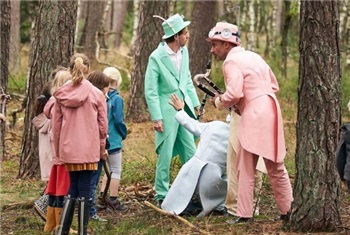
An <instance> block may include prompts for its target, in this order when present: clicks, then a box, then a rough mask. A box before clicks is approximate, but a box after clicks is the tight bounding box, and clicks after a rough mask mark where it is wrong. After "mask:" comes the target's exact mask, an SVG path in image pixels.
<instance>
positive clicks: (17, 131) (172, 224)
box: [0, 116, 350, 235]
mask: <svg viewBox="0 0 350 235" xmlns="http://www.w3.org/2000/svg"><path fill="white" fill-rule="evenodd" d="M211 118H212V119H216V118H221V119H222V118H224V117H223V116H220V117H216V116H212V117H211ZM16 125H17V126H16V127H15V128H14V129H10V128H7V132H6V145H5V147H6V154H5V156H4V157H3V159H2V165H1V175H0V176H1V188H0V198H1V200H0V204H1V205H0V206H1V230H0V234H4V235H5V234H11V235H16V234H45V233H43V232H42V230H43V226H44V222H43V221H42V219H41V218H40V217H39V216H38V215H37V214H36V213H35V212H34V210H33V202H34V200H35V199H36V198H38V197H39V195H40V192H41V191H42V190H43V188H44V187H45V183H44V182H41V181H40V180H37V179H28V180H21V179H18V178H17V174H18V167H19V161H20V157H19V156H20V151H21V136H22V133H21V131H22V129H23V119H21V118H19V119H18V123H17V124H16ZM128 127H129V129H130V133H129V135H128V138H127V140H126V142H125V146H126V147H125V150H124V151H125V152H124V155H123V158H124V159H125V165H124V168H125V171H124V172H125V174H124V176H125V178H126V180H125V181H122V186H121V189H120V195H121V198H122V200H123V202H124V203H125V204H126V205H127V206H128V207H129V210H128V211H127V212H125V213H122V214H121V213H113V212H109V211H100V212H99V215H100V216H101V217H104V218H107V219H108V222H107V223H101V222H95V221H90V222H89V234H90V235H98V234H101V235H109V234H132V235H134V234H150V235H152V234H156V235H158V234H164V235H167V234H185V235H187V234H212V235H224V234H259V235H260V234H261V235H262V234H275V235H277V234H278V235H298V234H311V233H292V232H288V231H287V230H286V228H285V227H284V224H283V223H282V222H281V221H274V218H276V217H277V216H278V215H279V213H278V210H277V208H276V204H275V202H274V200H273V195H272V190H271V188H270V184H269V182H268V180H267V179H266V177H264V184H263V188H262V192H261V198H260V200H261V201H260V215H258V216H256V217H255V220H254V222H253V223H250V224H239V225H230V224H228V223H226V221H227V220H229V219H232V218H228V217H226V216H224V215H210V216H207V217H204V218H202V219H198V218H196V217H181V218H179V217H174V216H169V215H164V214H162V213H159V212H158V211H157V210H155V209H154V208H153V207H150V206H148V205H147V203H145V202H146V201H147V202H150V203H151V204H152V203H154V201H153V196H154V195H153V193H154V192H153V189H152V187H153V179H147V176H148V175H149V174H150V172H151V174H152V173H153V169H152V167H154V166H153V165H152V164H150V163H147V161H145V160H144V158H143V157H142V156H141V155H147V153H145V150H143V149H139V150H138V152H133V151H134V149H135V146H134V145H133V143H134V142H136V143H144V144H143V145H142V146H140V145H139V148H142V147H145V146H148V147H147V148H149V149H150V150H149V151H153V145H152V143H153V139H152V138H153V134H152V128H150V123H139V124H137V123H132V124H128ZM287 128H288V127H287ZM286 133H287V134H288V133H289V131H286ZM289 142H290V141H289ZM138 155H139V156H138ZM148 160H149V159H148ZM138 161H139V162H140V165H138V166H141V167H136V168H135V169H137V170H133V172H131V173H130V171H129V170H128V168H129V167H131V165H130V164H131V162H132V163H133V164H136V163H137V162H138ZM151 162H152V161H151ZM138 175H141V176H138ZM136 177H143V178H142V179H143V180H140V181H139V182H135V181H134V182H131V181H130V180H128V179H129V178H134V180H135V178H136ZM145 178H146V179H145ZM291 178H292V182H293V175H291ZM136 181H137V180H136ZM339 211H340V215H341V220H342V225H341V226H339V227H338V228H337V230H336V231H334V232H331V233H327V232H320V233H312V234H320V235H328V234H332V235H334V234H350V197H349V196H348V195H347V193H346V192H345V191H342V195H341V206H340V208H339ZM183 219H185V220H183ZM76 226H77V222H76V217H75V218H74V221H73V225H72V227H73V228H75V229H76Z"/></svg>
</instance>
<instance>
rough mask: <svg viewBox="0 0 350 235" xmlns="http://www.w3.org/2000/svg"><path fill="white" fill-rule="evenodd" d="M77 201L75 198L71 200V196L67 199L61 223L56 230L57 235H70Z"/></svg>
mask: <svg viewBox="0 0 350 235" xmlns="http://www.w3.org/2000/svg"><path fill="white" fill-rule="evenodd" d="M75 201H76V200H75V199H74V198H71V197H70V196H69V195H68V196H67V197H65V201H64V204H63V209H62V214H61V218H60V222H59V224H58V227H57V230H56V235H68V234H69V229H70V226H71V224H72V220H73V215H74V207H75Z"/></svg>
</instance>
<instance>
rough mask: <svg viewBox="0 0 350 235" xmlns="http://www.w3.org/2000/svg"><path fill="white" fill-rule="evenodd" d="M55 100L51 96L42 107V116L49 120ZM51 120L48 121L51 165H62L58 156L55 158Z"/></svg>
mask: <svg viewBox="0 0 350 235" xmlns="http://www.w3.org/2000/svg"><path fill="white" fill-rule="evenodd" d="M55 102H56V100H55V97H53V96H51V98H50V99H49V100H48V101H47V103H46V105H45V107H44V114H45V116H46V117H47V118H48V119H49V120H50V119H51V118H52V108H53V106H54V104H55ZM51 129H52V128H51V120H50V130H49V132H50V145H51V149H52V150H51V154H52V165H63V164H64V162H62V161H61V160H60V159H59V157H58V156H56V151H55V146H54V144H53V140H52V131H51Z"/></svg>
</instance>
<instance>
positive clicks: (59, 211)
mask: <svg viewBox="0 0 350 235" xmlns="http://www.w3.org/2000/svg"><path fill="white" fill-rule="evenodd" d="M62 209H63V208H62V207H55V219H56V224H55V228H56V227H57V226H58V225H59V224H60V218H61V214H62Z"/></svg>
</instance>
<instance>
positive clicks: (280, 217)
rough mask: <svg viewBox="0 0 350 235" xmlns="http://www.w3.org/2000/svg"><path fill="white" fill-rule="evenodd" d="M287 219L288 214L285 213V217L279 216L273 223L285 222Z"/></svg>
mask: <svg viewBox="0 0 350 235" xmlns="http://www.w3.org/2000/svg"><path fill="white" fill-rule="evenodd" d="M288 218H289V213H287V214H285V215H280V216H279V217H277V218H276V219H275V221H279V220H281V221H286V220H288Z"/></svg>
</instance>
